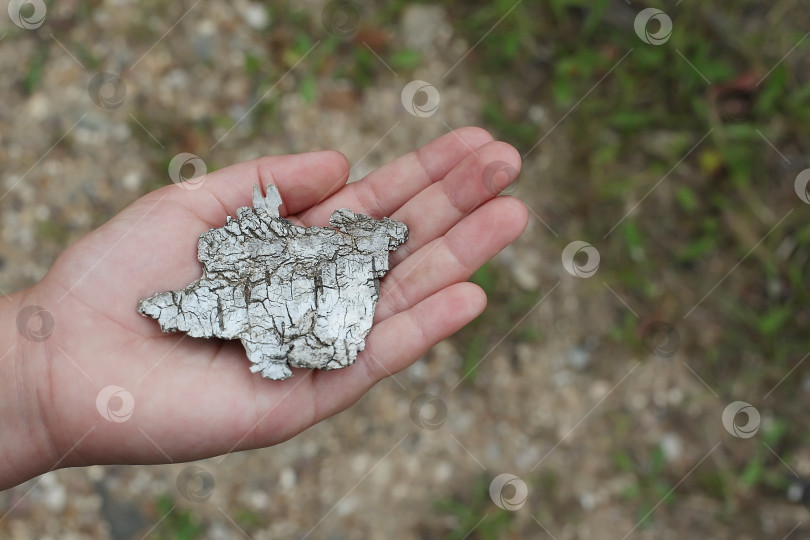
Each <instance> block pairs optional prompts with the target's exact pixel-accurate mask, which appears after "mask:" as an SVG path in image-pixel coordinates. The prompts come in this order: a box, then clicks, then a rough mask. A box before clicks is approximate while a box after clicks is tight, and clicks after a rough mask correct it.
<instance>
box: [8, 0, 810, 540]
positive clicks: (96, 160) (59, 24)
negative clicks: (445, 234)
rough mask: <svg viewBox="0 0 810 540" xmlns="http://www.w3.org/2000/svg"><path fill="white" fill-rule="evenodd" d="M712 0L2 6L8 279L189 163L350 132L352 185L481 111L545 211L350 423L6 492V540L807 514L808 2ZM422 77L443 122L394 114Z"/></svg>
mask: <svg viewBox="0 0 810 540" xmlns="http://www.w3.org/2000/svg"><path fill="white" fill-rule="evenodd" d="M692 4H693V3H688V2H683V3H678V5H677V6H676V5H675V4H674V3H661V4H659V5H658V7H660V8H661V9H663V10H664V12H665V13H664V17H663V18H662V17H661V16H660V14H657V13H655V12H647V18H649V17H653V19H652V20H650V21H648V24H647V25H646V26H645V25H643V24H642V25H641V26H640V27H639V26H638V25H636V26H635V27H634V21H636V22H637V21H638V20H639V19H638V18H637V17H639V16H640V15H639V14H640V13H642V9H644V8H645V7H647V5H641V4H639V3H637V2H623V1H618V2H610V1H597V2H583V1H575V0H553V1H549V2H544V3H540V2H528V1H524V2H518V3H514V2H512V1H511V0H509V1H506V2H503V1H496V2H464V3H462V2H449V3H446V4H445V7H430V6H427V5H423V4H418V3H410V2H402V1H398V2H391V3H384V4H383V3H380V4H368V3H356V4H354V3H348V4H346V3H344V4H334V3H333V4H325V3H323V2H317V1H306V2H295V3H292V2H291V3H290V4H289V5H288V4H285V3H278V2H274V3H272V5H270V6H269V7H267V6H263V5H261V4H258V3H250V2H246V1H244V0H239V1H234V2H213V1H207V0H203V1H201V2H196V3H195V2H192V1H185V2H175V3H162V2H140V3H136V2H130V1H124V0H120V1H115V2H113V1H110V2H101V1H92V2H81V3H80V2H72V1H71V2H59V3H47V14H46V18H45V21H44V23H43V24H42V25H41V26H39V27H38V28H33V29H29V30H24V29H21V28H18V26H15V25H14V24H13V23H12V22H11V21H10V19H8V18H5V17H0V19H1V20H0V36H3V37H2V40H0V73H2V74H3V77H1V78H0V86H2V95H3V97H4V99H5V103H4V106H3V107H2V109H0V118H1V119H2V120H1V121H0V141H1V142H0V161H2V163H3V170H2V171H0V193H1V194H0V217H1V219H2V237H0V287H2V289H3V290H4V291H6V292H9V293H10V292H13V291H16V290H18V289H21V288H23V287H26V286H28V285H31V284H33V283H35V282H36V281H37V280H38V279H40V278H41V277H42V276H43V275H44V274H45V272H46V271H47V269H48V268H49V266H50V265H51V263H52V262H53V260H54V259H55V258H56V257H57V256H58V254H59V253H60V252H61V251H62V250H63V249H64V248H65V246H67V245H69V244H70V243H71V242H73V241H74V240H76V239H77V238H80V237H81V236H82V235H84V234H86V233H87V232H88V231H90V230H92V229H93V228H94V227H96V226H98V225H99V224H101V223H103V222H104V221H105V220H107V219H108V218H109V217H110V216H112V215H114V214H115V213H116V212H117V211H119V210H121V209H122V208H123V207H124V206H126V205H127V204H128V203H129V202H131V201H133V200H135V199H136V198H137V197H139V196H140V195H142V194H144V193H146V192H148V191H150V190H152V189H154V188H157V187H159V186H162V185H165V184H167V183H170V182H172V179H171V178H170V175H169V174H168V172H167V168H168V167H169V163H170V161H171V159H172V157H174V156H175V155H177V154H178V153H180V152H190V153H193V154H195V155H197V156H200V158H201V159H202V160H203V161H204V162H205V163H206V165H207V167H208V170H213V169H216V168H219V167H222V166H224V165H227V164H230V163H233V162H237V161H242V160H245V159H249V158H253V157H256V156H260V155H264V154H277V153H291V152H302V151H307V150H315V149H324V148H332V149H337V150H340V151H342V152H343V153H345V154H346V156H347V157H348V158H349V160H350V162H351V163H352V166H353V169H352V180H356V179H359V178H361V177H362V176H363V175H364V174H365V173H367V172H369V171H370V170H372V169H374V168H375V167H377V166H379V165H381V164H383V163H385V162H387V161H388V160H390V159H392V158H394V157H396V156H398V155H400V154H402V153H404V152H406V151H409V150H411V149H413V148H415V147H416V146H419V145H421V144H423V143H425V142H427V141H429V140H431V139H433V138H434V137H436V136H438V135H441V134H443V133H446V132H447V131H449V130H450V129H452V128H455V127H460V126H464V125H470V124H481V125H484V126H485V127H487V128H489V129H491V130H492V131H493V133H495V134H496V136H498V137H500V138H502V139H504V140H506V141H508V142H510V143H512V144H514V145H516V147H517V148H518V149H519V150H520V152H521V154H522V155H523V156H524V161H525V164H524V169H523V173H522V175H521V177H520V180H519V182H518V183H517V186H516V187H514V188H510V189H509V192H510V193H512V194H514V195H516V196H518V197H520V198H521V199H523V200H524V201H525V202H526V203H527V205H528V206H529V207H530V208H531V210H532V214H533V217H532V221H531V222H530V224H529V228H528V230H527V231H526V233H525V234H524V235H523V236H522V237H521V238H520V239H519V241H518V242H516V243H515V244H514V245H513V246H511V247H509V248H508V249H506V250H505V251H504V252H502V253H501V254H500V255H499V256H498V257H497V258H496V259H495V260H494V261H492V262H491V263H489V264H488V265H487V266H486V267H485V268H484V269H482V270H481V271H479V272H478V273H477V274H476V276H475V278H474V279H475V281H476V282H478V283H479V284H480V285H481V286H483V287H484V288H485V290H486V291H487V292H488V294H489V297H490V304H489V307H488V308H487V311H486V312H485V313H484V315H482V316H481V318H479V319H478V320H477V321H475V322H474V323H473V324H472V325H471V326H470V327H469V328H468V329H465V330H464V331H462V332H461V333H459V334H458V335H457V336H456V337H454V338H453V339H451V340H448V341H446V342H443V343H442V344H440V345H439V346H437V347H435V348H434V349H433V350H432V351H431V352H430V353H429V354H427V355H426V356H425V357H424V358H422V359H421V360H419V361H418V362H417V363H416V364H415V365H414V366H412V367H411V368H410V369H408V370H406V371H405V372H403V373H401V374H399V375H397V376H396V377H395V378H392V379H389V380H386V381H384V382H383V383H381V384H379V385H378V386H377V387H376V388H374V389H373V391H372V392H370V393H369V394H368V395H367V396H366V397H365V398H363V399H362V400H361V401H360V402H359V403H358V404H357V405H356V406H354V407H353V408H351V409H350V410H348V411H347V412H345V413H343V414H340V415H338V416H337V417H335V418H332V419H330V420H329V421H326V422H323V423H322V424H320V425H318V426H316V427H314V428H312V429H310V430H309V431H307V432H305V433H303V434H302V435H300V436H298V437H296V438H295V439H293V440H291V441H289V442H287V443H285V444H282V445H280V446H278V447H275V448H271V449H266V450H261V451H252V452H245V453H242V454H236V455H230V456H227V457H225V458H223V459H213V460H206V461H203V462H200V463H198V464H196V466H197V467H200V468H198V469H189V468H188V467H189V466H188V465H186V464H175V465H165V466H152V467H135V466H126V467H124V466H119V467H92V468H87V469H74V470H64V471H56V472H52V473H49V474H46V475H44V476H43V477H41V478H38V479H36V480H33V481H31V482H28V483H26V484H24V485H22V486H19V487H17V488H14V489H12V490H8V491H6V492H4V493H2V494H0V509H2V513H3V514H5V515H3V516H2V519H0V536H3V537H8V538H30V537H37V538H57V537H58V538H77V539H78V538H116V539H119V538H120V539H126V538H141V537H152V538H212V539H213V538H234V537H239V536H240V535H244V536H246V537H250V538H256V539H260V538H301V537H308V538H330V539H340V538H440V537H447V538H465V537H466V538H544V537H548V538H556V539H560V540H562V539H566V538H624V537H637V538H684V537H692V538H697V537H706V538H787V537H790V538H800V537H803V535H807V534H808V532H807V531H808V529H809V528H810V524H808V523H807V522H808V520H810V515H808V512H807V509H806V508H805V507H804V506H802V505H800V504H795V503H792V502H790V501H789V500H788V498H787V496H786V493H787V491H788V487H789V485H790V483H791V482H794V481H799V482H800V480H801V478H804V477H806V476H807V477H810V452H808V450H807V448H808V446H807V442H808V440H807V433H808V427H810V426H808V421H807V419H806V417H807V416H806V414H805V410H806V408H807V403H808V402H809V401H810V395H808V394H810V378H809V377H808V376H807V371H806V366H805V364H803V360H804V358H805V354H806V353H807V352H808V350H810V340H808V338H807V331H806V329H807V327H808V323H810V311H809V310H808V307H807V306H808V294H807V292H806V291H805V289H806V278H805V276H806V274H807V271H808V269H810V262H808V261H810V225H808V223H809V222H808V219H807V218H808V213H809V212H810V206H808V204H806V202H808V200H810V199H809V198H808V197H807V193H806V192H805V193H804V199H805V200H802V197H801V190H799V193H798V194H797V191H796V189H795V187H796V183H797V182H796V179H797V175H799V178H801V176H800V173H801V171H803V170H805V169H806V168H807V167H808V158H807V155H808V154H807V152H808V137H807V135H806V131H807V130H806V126H807V125H808V121H810V112H808V111H810V107H808V100H809V99H810V80H808V78H807V77H808V76H807V73H810V71H809V70H808V67H809V66H808V62H810V60H808V58H810V55H808V54H807V51H808V47H810V40H807V41H805V38H806V37H807V35H806V34H805V33H804V32H805V31H806V28H807V24H806V23H807V22H808V18H807V13H806V10H805V9H804V8H803V5H802V4H801V2H798V1H789V0H785V1H778V2H768V3H758V2H751V1H743V2H739V1H737V2H733V3H732V2H718V3H715V5H713V6H712V7H711V9H709V8H704V7H701V6H700V5H692ZM25 9H30V8H25ZM24 15H26V16H31V17H33V15H32V14H31V13H30V12H29V11H25V12H24ZM667 21H671V22H672V32H671V35H670V34H669V32H668V26H667ZM642 22H643V21H642ZM645 31H646V33H645ZM99 73H111V74H115V75H117V76H118V75H120V78H117V79H114V83H113V84H107V85H101V86H98V85H97V86H94V85H93V84H92V83H91V81H93V80H94V77H95V76H97V74H99ZM96 80H97V81H98V80H100V79H96ZM413 80H423V81H427V82H428V83H430V84H431V85H432V86H433V88H435V89H436V92H437V95H438V96H440V102H439V106H438V108H437V109H436V110H435V111H433V105H432V104H431V103H430V101H429V100H428V103H427V104H426V103H425V102H424V99H425V98H426V95H424V94H423V95H420V96H416V97H415V99H416V101H411V103H413V104H414V105H413V106H412V107H411V111H408V110H406V107H405V106H403V102H402V92H403V89H404V88H405V87H406V85H407V84H408V83H409V82H411V81H413ZM116 85H117V86H116ZM116 90H117V92H116ZM123 91H125V94H123V93H122V92H123ZM420 107H421V110H422V111H426V112H422V113H420V109H419V108H420ZM805 184H806V182H805ZM797 195H798V196H797ZM574 241H583V242H587V243H588V244H591V245H592V246H593V247H592V248H588V247H587V246H584V247H583V245H579V247H578V248H575V249H574V250H573V251H572V252H570V253H569V251H566V246H569V245H570V243H571V242H574ZM577 249H579V250H580V251H583V250H584V251H583V252H582V253H580V254H578V255H574V252H576V251H577ZM594 250H595V251H594ZM597 252H598V254H599V259H598V262H599V264H598V268H596V259H595V258H594V257H595V253H597ZM588 253H590V259H589V258H588ZM591 267H593V270H595V272H593V273H592V272H591V271H590V270H589V268H591ZM574 274H579V276H576V275H574ZM588 274H591V275H590V277H584V276H586V275H588ZM425 394H428V395H427V396H425ZM737 401H740V402H746V403H747V404H749V405H750V407H752V408H753V410H755V412H756V413H758V415H755V416H754V417H748V418H754V420H756V421H754V422H753V424H752V426H751V427H752V430H754V431H752V432H751V433H753V435H752V436H749V435H751V433H744V432H741V431H740V427H741V426H742V427H745V426H744V425H745V424H746V420H747V417H746V414H745V413H740V414H739V415H737V417H736V418H734V420H736V423H728V422H727V426H725V427H724V424H723V422H722V416H723V412H724V410H727V407H728V406H730V404H732V402H737ZM744 406H745V405H742V407H744ZM733 412H734V411H731V415H732V417H733ZM748 412H749V413H751V414H754V412H752V409H748ZM757 419H758V420H757ZM735 425H736V426H737V435H738V436H735V435H734V433H732V432H734V431H735ZM754 428H755V429H754ZM739 435H742V436H739ZM503 473H509V474H512V475H515V476H516V477H517V478H516V479H515V478H511V477H510V478H507V479H505V480H503V479H501V483H500V484H497V481H496V484H495V487H496V488H498V487H502V489H500V490H499V489H495V490H494V499H493V497H491V495H490V488H491V486H492V485H493V484H492V483H493V481H495V479H496V478H497V477H498V476H499V475H501V474H503ZM523 486H525V488H526V493H527V495H526V498H525V502H524V501H522V498H523V497H522V495H521V493H522V489H521V488H522V487H523ZM799 492H800V490H799V491H794V493H799ZM499 494H500V496H499ZM501 497H503V499H502V498H501ZM495 500H497V502H499V503H500V506H501V507H506V508H505V509H504V508H501V507H499V505H497V504H496V503H495ZM510 501H511V502H510ZM510 508H512V509H511V510H510Z"/></svg>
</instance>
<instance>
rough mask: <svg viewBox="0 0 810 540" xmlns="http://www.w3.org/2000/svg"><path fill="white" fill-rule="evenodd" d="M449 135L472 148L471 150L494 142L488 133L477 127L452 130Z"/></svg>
mask: <svg viewBox="0 0 810 540" xmlns="http://www.w3.org/2000/svg"><path fill="white" fill-rule="evenodd" d="M451 133H453V134H455V135H456V136H457V137H459V138H460V139H462V140H463V141H464V142H466V143H467V144H470V145H471V146H473V148H477V147H478V146H483V145H485V144H486V143H488V142H491V141H493V140H495V138H494V137H493V136H492V134H491V133H490V132H489V131H487V130H486V129H484V128H482V127H479V126H464V127H460V128H457V129H454V130H453V131H451Z"/></svg>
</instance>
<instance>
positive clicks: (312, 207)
mask: <svg viewBox="0 0 810 540" xmlns="http://www.w3.org/2000/svg"><path fill="white" fill-rule="evenodd" d="M496 161H499V162H503V163H505V164H508V165H509V166H510V167H506V168H505V169H504V171H506V172H504V173H501V174H499V175H497V176H496V177H495V178H494V182H495V187H496V188H503V187H506V186H507V185H508V184H509V183H511V182H512V181H513V180H514V178H513V176H514V174H511V173H517V171H519V170H520V156H519V154H518V153H517V151H515V149H514V148H512V147H511V146H509V145H508V144H506V143H503V142H494V141H493V140H492V137H491V136H490V135H489V134H488V133H487V132H486V131H484V130H482V129H479V128H474V127H469V128H462V129H458V130H456V131H454V132H452V133H448V134H446V135H444V136H442V137H439V138H438V139H436V140H434V141H432V142H430V143H429V144H427V145H426V146H424V147H422V148H420V149H419V150H417V151H414V152H411V153H408V154H406V155H404V156H402V157H400V158H398V159H396V160H394V161H392V162H391V163H388V164H387V165H385V166H383V167H381V168H379V169H377V170H376V171H374V172H372V173H371V174H369V175H368V176H367V177H366V178H364V179H363V180H361V181H360V182H357V183H352V184H346V180H347V178H348V174H349V165H348V163H347V161H346V158H345V157H344V156H343V155H342V154H340V153H338V152H333V151H325V152H313V153H307V154H297V155H286V156H272V157H264V158H260V159H257V160H253V161H248V162H245V163H240V164H237V165H233V166H230V167H226V168H224V169H220V170H218V171H215V172H213V173H209V174H208V175H207V177H206V178H205V179H204V181H203V182H202V184H201V185H200V187H199V188H198V189H195V190H185V189H181V188H180V187H178V186H175V185H169V186H166V187H164V188H161V189H158V190H156V191H154V192H152V193H149V194H147V195H145V196H144V197H142V198H140V199H138V200H137V201H135V202H134V203H132V204H131V205H130V206H128V207H127V208H125V209H124V210H123V211H122V212H121V213H119V214H118V215H116V216H115V217H113V218H112V219H111V220H110V221H108V222H107V223H105V224H104V225H103V226H101V227H99V228H98V229H96V230H95V231H93V232H91V233H90V234H88V235H87V236H86V237H84V238H83V239H81V240H80V241H78V242H76V243H75V244H73V245H72V246H70V247H69V248H68V249H67V250H66V251H65V252H64V253H63V254H62V255H61V256H60V257H59V258H58V259H57V261H56V262H55V263H54V265H53V267H52V268H51V270H50V271H49V272H48V274H47V275H46V276H45V278H43V279H42V281H40V282H39V283H38V284H36V285H35V286H33V287H31V288H29V289H26V290H23V291H20V292H18V293H16V294H13V295H11V296H8V297H4V298H2V299H0V329H1V330H0V331H2V332H5V336H4V337H5V339H4V340H2V343H4V344H6V347H5V348H4V350H3V351H2V354H0V357H2V360H0V396H2V399H1V400H0V431H2V433H3V437H2V438H0V456H2V459H0V489H5V488H8V487H11V486H14V485H17V484H19V483H21V482H23V481H25V480H27V479H30V478H33V477H35V476H37V475H39V474H42V473H44V472H46V471H48V470H52V469H54V468H63V467H73V466H83V465H91V464H112V463H129V464H138V463H140V464H146V463H166V462H169V461H174V462H182V461H192V460H196V459H201V458H206V457H211V456H216V455H221V454H224V453H227V452H234V451H239V450H246V449H252V448H261V447H267V446H271V445H274V444H277V443H280V442H282V441H285V440H287V439H289V438H291V437H293V436H295V435H296V434H298V433H300V432H301V431H303V430H305V429H307V428H308V427H310V426H312V425H313V424H316V423H317V422H320V421H321V420H323V419H325V418H328V417H329V416H332V415H334V414H336V413H338V412H340V411H342V410H344V409H346V408H347V407H349V406H350V405H352V404H353V403H355V402H356V401H357V400H358V399H359V398H360V397H361V396H362V395H363V394H365V393H366V392H367V391H368V390H369V389H370V388H371V387H372V386H373V385H374V384H375V383H377V382H378V381H380V380H381V379H383V378H385V377H387V376H390V375H391V374H395V373H397V372H399V371H401V370H403V369H405V368H406V367H408V366H409V365H411V364H412V363H413V362H414V361H416V360H417V359H418V358H419V357H420V356H421V355H422V354H424V353H425V352H426V351H427V350H428V349H429V348H430V347H431V346H433V345H434V344H435V343H437V342H439V341H441V340H442V339H444V338H446V337H448V336H450V335H452V334H453V333H455V332H456V331H457V330H459V329H460V328H462V327H463V326H464V325H466V324H467V323H468V322H470V321H471V320H472V319H474V318H475V317H476V316H478V315H479V314H480V313H481V312H482V311H483V309H484V307H485V305H486V296H485V294H484V292H483V291H482V290H481V289H480V288H479V287H478V286H476V285H474V284H472V283H468V282H467V281H466V280H467V279H469V277H470V276H471V275H472V273H473V272H474V271H475V270H476V269H477V268H478V267H480V266H481V265H482V264H483V263H484V262H486V261H487V260H489V259H490V258H492V257H493V256H494V255H495V254H496V253H498V252H499V251H500V250H501V249H503V248H504V247H506V246H507V245H508V244H509V243H510V242H512V241H513V240H515V239H516V238H517V237H518V236H519V235H520V234H521V233H522V232H523V230H524V228H525V227H526V223H527V219H528V217H527V210H526V207H525V206H524V205H523V204H522V203H521V202H520V201H519V200H517V199H515V198H512V197H506V196H500V197H496V196H495V193H494V192H495V191H497V189H493V186H492V180H491V179H490V181H489V182H482V173H483V171H484V169H485V168H486V167H487V165H489V164H491V163H493V162H496ZM509 171H511V173H510V172H509ZM253 184H259V185H260V186H261V187H262V189H263V190H264V188H265V187H266V186H267V185H268V184H275V185H276V186H278V188H279V191H280V193H281V197H282V199H283V201H284V204H283V205H282V207H281V209H280V211H281V215H282V216H285V217H287V218H288V219H290V220H292V221H294V222H295V223H297V224H300V225H304V226H313V225H319V226H323V225H326V224H327V222H328V219H329V216H330V215H331V213H332V211H333V210H334V209H336V208H350V209H352V210H353V211H355V212H361V213H364V214H367V215H370V216H372V217H375V218H381V217H383V216H388V217H391V218H393V219H396V220H399V221H402V222H404V223H406V224H407V225H408V227H409V229H410V237H409V239H408V241H407V242H406V243H405V244H404V245H403V246H401V247H400V248H399V249H398V250H397V251H396V252H393V253H392V254H391V255H390V261H391V270H390V271H389V273H388V274H387V275H386V276H385V278H383V280H382V282H381V294H380V300H379V303H378V305H377V309H376V313H375V318H374V326H373V327H372V329H371V332H370V333H369V334H368V336H367V338H366V350H365V351H363V352H361V353H360V354H359V356H358V358H357V361H356V363H355V364H354V365H352V366H350V367H348V368H346V369H341V370H334V371H320V370H303V369H294V370H293V372H294V377H293V378H291V379H287V380H284V381H271V380H266V379H263V378H261V377H260V376H259V375H257V374H254V373H251V372H250V371H249V369H248V368H249V362H248V360H247V358H246V356H245V352H244V349H243V348H242V345H241V344H240V343H239V342H238V341H221V340H205V339H194V338H190V337H187V336H184V334H164V333H162V332H161V331H160V328H159V326H158V324H157V323H156V322H155V321H153V320H151V319H147V318H144V317H142V316H140V315H139V314H138V313H137V312H136V308H137V306H138V301H139V300H140V299H141V298H145V297H148V296H150V295H152V294H154V293H155V292H158V291H165V290H170V289H181V288H183V287H185V286H186V285H187V284H188V283H190V282H191V281H193V280H195V279H197V278H198V277H199V276H200V274H201V269H200V264H199V262H198V261H197V258H196V255H197V253H196V249H197V237H198V236H199V235H200V234H201V233H203V232H205V231H206V230H208V229H209V228H211V227H220V226H222V225H223V224H224V223H225V218H226V216H227V215H232V216H233V215H235V214H236V209H237V208H239V207H240V206H249V205H250V204H251V188H252V186H253ZM28 305H38V306H42V307H43V308H44V309H46V310H47V311H48V312H50V313H51V315H52V316H53V321H54V324H53V333H52V334H51V335H50V336H49V337H48V338H47V339H45V340H44V341H41V342H38V341H31V340H28V339H26V338H25V337H23V336H22V335H21V334H20V332H19V331H18V329H17V324H16V317H17V314H18V313H19V312H20V310H21V309H23V308H24V307H25V306H28ZM3 354H4V355H5V356H2V355H3ZM448 369H449V366H448ZM461 375H462V374H459V377H460V376H461ZM110 385H116V386H120V387H122V388H124V389H126V390H127V391H128V392H129V393H131V395H132V396H133V399H134V409H133V412H132V415H131V417H129V418H128V419H127V420H126V421H123V422H111V421H108V420H106V419H105V418H104V417H103V416H102V415H101V414H100V413H99V411H98V409H97V407H96V397H97V396H98V394H99V392H100V391H101V390H102V389H103V388H105V387H107V386H110ZM116 405H117V402H116V403H113V404H112V406H113V409H115V407H116Z"/></svg>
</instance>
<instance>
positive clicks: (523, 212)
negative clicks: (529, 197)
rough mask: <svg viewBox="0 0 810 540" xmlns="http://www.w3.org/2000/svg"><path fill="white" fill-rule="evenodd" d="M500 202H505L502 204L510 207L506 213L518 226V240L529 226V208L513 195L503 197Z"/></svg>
mask: <svg viewBox="0 0 810 540" xmlns="http://www.w3.org/2000/svg"><path fill="white" fill-rule="evenodd" d="M498 200H499V201H503V202H502V203H501V204H505V205H508V206H507V207H506V208H505V209H504V212H507V213H508V214H507V215H509V217H510V219H511V220H512V222H513V223H515V224H516V225H517V227H516V229H517V234H516V235H515V238H517V237H518V236H520V235H521V234H523V232H524V231H525V230H526V227H527V226H528V225H529V208H528V207H527V206H526V203H524V202H523V201H521V200H520V199H518V198H517V197H513V196H511V195H501V196H499V197H498Z"/></svg>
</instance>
